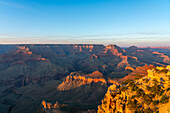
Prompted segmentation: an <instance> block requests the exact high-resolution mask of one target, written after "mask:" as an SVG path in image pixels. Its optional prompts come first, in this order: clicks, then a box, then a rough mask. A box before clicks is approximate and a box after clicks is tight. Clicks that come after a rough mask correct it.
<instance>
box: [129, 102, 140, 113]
mask: <svg viewBox="0 0 170 113" xmlns="http://www.w3.org/2000/svg"><path fill="white" fill-rule="evenodd" d="M127 105H128V108H130V109H132V110H135V111H138V112H139V111H140V106H139V105H138V103H137V101H136V100H134V101H132V100H128V104H127Z"/></svg>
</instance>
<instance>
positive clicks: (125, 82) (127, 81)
mask: <svg viewBox="0 0 170 113" xmlns="http://www.w3.org/2000/svg"><path fill="white" fill-rule="evenodd" d="M132 81H133V80H130V79H128V80H125V81H124V82H122V85H125V84H128V83H130V82H132Z"/></svg>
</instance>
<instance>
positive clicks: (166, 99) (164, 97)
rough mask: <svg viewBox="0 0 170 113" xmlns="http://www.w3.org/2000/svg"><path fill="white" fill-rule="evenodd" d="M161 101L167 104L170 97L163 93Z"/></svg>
mask: <svg viewBox="0 0 170 113" xmlns="http://www.w3.org/2000/svg"><path fill="white" fill-rule="evenodd" d="M160 102H161V103H163V104H165V103H168V102H169V97H168V96H166V95H163V96H162V97H161V99H160Z"/></svg>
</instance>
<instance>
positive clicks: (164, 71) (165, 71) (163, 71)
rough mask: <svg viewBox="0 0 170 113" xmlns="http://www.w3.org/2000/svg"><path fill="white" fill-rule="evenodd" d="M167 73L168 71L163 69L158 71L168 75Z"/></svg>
mask: <svg viewBox="0 0 170 113" xmlns="http://www.w3.org/2000/svg"><path fill="white" fill-rule="evenodd" d="M167 72H168V69H162V70H159V71H158V73H167Z"/></svg>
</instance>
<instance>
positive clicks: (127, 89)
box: [98, 66, 170, 113]
mask: <svg viewBox="0 0 170 113" xmlns="http://www.w3.org/2000/svg"><path fill="white" fill-rule="evenodd" d="M169 106H170V66H166V67H156V68H154V69H150V70H148V76H146V77H143V78H141V79H138V80H135V81H129V82H126V83H125V84H123V85H121V86H120V87H118V86H117V85H112V86H110V87H109V88H108V91H107V93H106V94H105V97H104V99H103V100H102V104H101V105H99V106H98V113H139V112H140V113H157V112H159V113H169V112H170V107H169Z"/></svg>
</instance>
